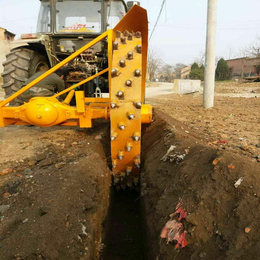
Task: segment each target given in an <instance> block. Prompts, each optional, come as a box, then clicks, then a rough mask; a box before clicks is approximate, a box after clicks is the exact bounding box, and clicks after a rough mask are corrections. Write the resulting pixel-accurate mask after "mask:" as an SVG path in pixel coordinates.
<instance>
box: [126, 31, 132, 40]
mask: <svg viewBox="0 0 260 260" xmlns="http://www.w3.org/2000/svg"><path fill="white" fill-rule="evenodd" d="M127 39H128V41H132V40H133V34H132V33H129V34H128V37H127Z"/></svg>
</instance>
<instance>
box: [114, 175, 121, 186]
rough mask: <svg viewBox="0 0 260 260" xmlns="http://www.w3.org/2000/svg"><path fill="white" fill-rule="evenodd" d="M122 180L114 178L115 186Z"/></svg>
mask: <svg viewBox="0 0 260 260" xmlns="http://www.w3.org/2000/svg"><path fill="white" fill-rule="evenodd" d="M119 181H120V179H119V178H118V177H114V185H116V184H117V183H119Z"/></svg>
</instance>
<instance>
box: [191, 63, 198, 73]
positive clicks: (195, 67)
mask: <svg viewBox="0 0 260 260" xmlns="http://www.w3.org/2000/svg"><path fill="white" fill-rule="evenodd" d="M198 69H199V65H198V63H197V62H194V63H193V64H192V65H191V71H193V70H198Z"/></svg>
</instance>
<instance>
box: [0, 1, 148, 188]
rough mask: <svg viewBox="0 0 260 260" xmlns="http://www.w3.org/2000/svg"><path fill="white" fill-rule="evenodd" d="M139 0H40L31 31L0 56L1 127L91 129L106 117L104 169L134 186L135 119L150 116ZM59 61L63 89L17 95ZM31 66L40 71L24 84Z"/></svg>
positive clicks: (145, 27) (142, 11)
mask: <svg viewBox="0 0 260 260" xmlns="http://www.w3.org/2000/svg"><path fill="white" fill-rule="evenodd" d="M138 4H139V3H138V2H136V1H131V2H128V3H127V4H125V2H124V1H122V0H41V8H40V14H39V19H38V26H37V33H36V34H23V35H21V39H19V40H17V41H14V42H13V48H12V50H11V52H10V53H9V54H8V55H7V60H6V61H5V62H4V63H3V66H4V72H3V74H2V76H3V81H4V84H3V88H4V90H5V93H6V99H5V100H4V101H1V102H0V127H4V126H7V125H36V126H40V127H51V126H55V125H60V126H68V125H70V126H79V127H82V128H90V127H92V123H93V121H94V120H95V119H99V118H102V119H106V120H109V121H110V137H111V169H112V171H113V182H114V185H116V187H117V188H118V189H126V188H127V187H128V188H129V189H132V188H133V187H136V186H138V180H139V172H140V165H141V124H142V123H150V122H151V121H152V107H151V106H150V105H146V104H144V103H145V80H146V62H147V47H148V46H147V43H148V20H147V12H146V10H145V9H143V8H141V7H140V6H139V5H138ZM60 68H66V71H67V74H66V77H65V85H66V88H65V90H63V91H61V92H59V93H56V94H54V95H53V96H51V97H33V98H31V99H30V100H29V101H28V102H23V100H22V99H20V95H21V94H23V93H24V92H26V91H28V90H29V89H30V88H32V87H34V86H35V85H36V84H37V83H38V82H40V81H41V80H43V79H44V78H46V77H48V76H49V75H51V74H52V73H54V72H55V71H56V70H58V69H60ZM38 71H45V72H44V73H43V74H41V75H40V76H39V77H38V78H37V79H35V80H33V81H32V82H30V83H28V84H27V85H26V86H25V85H24V83H25V82H26V80H27V79H28V78H29V77H30V76H32V75H33V74H35V73H36V72H38ZM103 93H106V94H105V96H104V95H103ZM64 94H66V95H67V96H66V98H65V100H62V101H61V100H60V99H59V97H60V96H61V95H64Z"/></svg>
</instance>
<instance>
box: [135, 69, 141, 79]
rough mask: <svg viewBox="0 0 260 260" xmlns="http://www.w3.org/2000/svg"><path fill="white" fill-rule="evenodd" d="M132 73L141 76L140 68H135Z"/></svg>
mask: <svg viewBox="0 0 260 260" xmlns="http://www.w3.org/2000/svg"><path fill="white" fill-rule="evenodd" d="M134 75H135V76H136V77H140V76H141V70H139V69H137V70H135V72H134Z"/></svg>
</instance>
